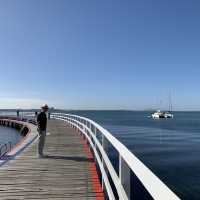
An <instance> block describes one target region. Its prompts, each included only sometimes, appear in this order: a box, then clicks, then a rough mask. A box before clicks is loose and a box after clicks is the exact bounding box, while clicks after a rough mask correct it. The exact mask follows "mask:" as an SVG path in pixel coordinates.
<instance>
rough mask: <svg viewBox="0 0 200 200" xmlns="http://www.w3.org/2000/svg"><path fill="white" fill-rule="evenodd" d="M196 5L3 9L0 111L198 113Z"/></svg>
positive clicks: (23, 4) (54, 4) (29, 4)
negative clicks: (44, 108) (43, 107)
mask: <svg viewBox="0 0 200 200" xmlns="http://www.w3.org/2000/svg"><path fill="white" fill-rule="evenodd" d="M199 10H200V2H199V1H186V0H183V1H178V0H174V1H172V0H169V1H159V0H155V1H153V2H150V1H148V0H142V1H129V0H128V1H126V2H122V1H120V0H117V1H116V0H115V1H114V0H110V1H105V0H102V1H96V0H94V1H91V0H85V1H84V2H83V1H81V0H77V1H72V0H71V1H70V0H69V1H64V0H60V1H53V0H47V1H41V0H30V1H26V0H21V1H20V3H17V1H16V2H13V1H11V0H8V1H4V2H1V3H0V15H1V18H0V25H1V26H0V34H1V37H0V43H1V46H0V66H1V79H0V90H1V94H0V109H8V108H12V109H15V108H24V109H30V108H39V107H40V106H41V105H42V104H44V103H47V104H48V105H49V106H50V107H58V108H61V109H68V110H69V109H75V110H80V109H81V110H87V109H93V110H109V109H110V110H148V109H155V110H157V109H162V110H167V108H168V103H169V102H168V95H169V93H171V95H172V102H173V110H178V111H179V110H183V111H184V110H186V111H189V110H193V111H196V110H200V94H199V93H198V90H199V86H200V79H199V74H200V59H199V55H198V53H199V52H200V39H199V35H200V26H199V25H200V12H199Z"/></svg>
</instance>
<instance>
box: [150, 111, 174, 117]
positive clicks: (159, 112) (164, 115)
mask: <svg viewBox="0 0 200 200" xmlns="http://www.w3.org/2000/svg"><path fill="white" fill-rule="evenodd" d="M151 116H152V118H153V119H166V118H173V117H174V115H173V114H172V113H171V112H162V111H160V110H158V111H156V112H155V113H153V114H152V115H151Z"/></svg>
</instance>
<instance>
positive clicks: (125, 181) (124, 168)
mask: <svg viewBox="0 0 200 200" xmlns="http://www.w3.org/2000/svg"><path fill="white" fill-rule="evenodd" d="M119 179H120V182H121V184H122V186H123V187H124V190H125V192H126V195H127V197H128V199H130V195H131V193H130V191H131V188H130V184H131V179H130V168H129V167H128V165H127V164H126V162H125V161H124V159H123V158H122V156H121V155H120V154H119Z"/></svg>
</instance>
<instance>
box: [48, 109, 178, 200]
mask: <svg viewBox="0 0 200 200" xmlns="http://www.w3.org/2000/svg"><path fill="white" fill-rule="evenodd" d="M51 118H54V119H59V120H63V121H65V122H67V123H68V124H69V125H70V126H72V127H73V128H76V129H78V130H79V131H80V132H81V133H82V134H83V135H84V136H85V138H86V139H87V140H88V142H89V144H90V147H91V148H92V150H93V152H94V156H95V159H96V161H97V163H98V166H99V168H100V172H101V175H102V188H103V189H105V190H106V192H107V194H108V197H109V199H110V200H115V199H116V197H115V194H114V192H113V189H112V187H111V184H110V181H109V176H110V177H111V179H112V182H113V183H114V186H115V188H116V191H117V195H118V197H119V199H120V200H122V199H123V200H127V199H130V192H131V190H130V189H131V185H130V183H131V181H130V174H131V173H130V172H131V171H132V172H133V173H134V174H135V175H136V176H137V178H138V179H139V180H140V182H141V183H142V184H143V186H144V187H145V188H146V190H147V191H148V192H149V194H150V195H151V196H152V197H153V199H155V200H180V198H179V197H178V196H176V194H174V193H173V192H172V191H171V190H170V189H169V188H168V187H167V186H166V185H165V184H164V183H163V182H162V181H161V180H160V179H159V178H158V177H157V176H156V175H155V174H153V172H152V171H151V170H150V169H148V168H147V167H146V166H145V165H144V164H143V163H142V162H141V161H140V160H139V159H138V158H137V157H136V156H135V155H134V154H133V153H132V152H130V151H129V150H128V149H127V148H126V147H125V146H124V145H123V144H122V143H121V142H120V141H118V140H117V139H116V138H115V137H114V136H113V135H112V134H111V133H109V132H108V131H107V130H106V129H104V128H103V127H101V126H100V125H99V124H97V123H96V122H94V121H92V120H90V119H88V118H85V117H81V116H77V115H71V114H64V113H52V114H51ZM99 138H101V139H100V140H101V141H100V140H99ZM107 143H110V144H111V145H112V146H113V147H114V148H115V149H116V150H117V152H118V154H119V175H118V173H117V172H116V171H115V169H114V167H113V165H112V163H111V161H110V159H109V157H108V155H107V152H106V146H107ZM108 173H109V176H108Z"/></svg>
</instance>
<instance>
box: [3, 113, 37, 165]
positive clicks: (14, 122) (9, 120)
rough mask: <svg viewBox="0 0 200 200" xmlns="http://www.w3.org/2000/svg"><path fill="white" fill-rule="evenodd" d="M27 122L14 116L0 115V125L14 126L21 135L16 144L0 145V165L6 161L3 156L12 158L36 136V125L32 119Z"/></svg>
mask: <svg viewBox="0 0 200 200" xmlns="http://www.w3.org/2000/svg"><path fill="white" fill-rule="evenodd" d="M28 122H29V121H28ZM28 122H25V121H22V120H20V119H18V118H16V117H8V116H5V117H3V116H2V117H0V126H5V127H10V128H15V129H16V130H18V131H19V134H20V135H21V136H23V137H22V139H21V140H20V141H19V142H18V143H17V144H16V145H13V144H12V143H11V142H8V143H5V144H2V145H0V166H1V165H3V164H4V163H5V162H7V161H8V160H7V159H5V160H4V156H8V157H10V158H14V157H15V156H17V155H18V154H19V153H21V151H22V150H24V149H25V148H26V147H27V146H29V145H30V144H31V143H32V142H33V141H35V139H36V138H37V136H38V132H37V127H36V126H35V125H34V120H32V121H30V122H29V123H28ZM2 158H3V159H2Z"/></svg>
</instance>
